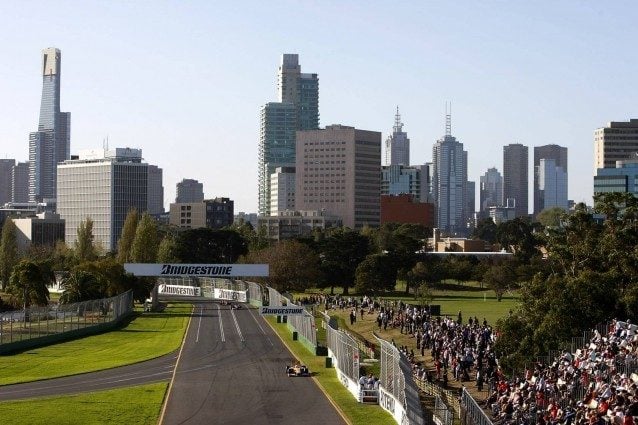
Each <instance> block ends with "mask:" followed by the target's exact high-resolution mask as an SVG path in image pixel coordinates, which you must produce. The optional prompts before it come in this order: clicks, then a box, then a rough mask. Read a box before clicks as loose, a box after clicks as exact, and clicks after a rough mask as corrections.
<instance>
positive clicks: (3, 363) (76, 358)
mask: <svg viewBox="0 0 638 425" xmlns="http://www.w3.org/2000/svg"><path fill="white" fill-rule="evenodd" d="M190 312H191V305H190V304H189V303H174V304H169V305H168V306H167V308H166V309H165V310H164V311H163V312H160V313H139V312H138V313H136V316H135V317H134V318H133V320H132V321H131V322H130V323H128V325H126V326H124V327H122V328H120V329H117V330H114V331H111V332H106V333H103V334H100V335H93V336H88V337H85V338H80V339H76V340H74V341H69V342H64V343H60V344H55V345H50V346H46V347H40V348H35V349H32V350H29V351H25V352H23V353H19V354H13V355H6V356H0V385H6V384H13V383H19V382H29V381H37V380H40V379H49V378H55V377H60V376H67V375H75V374H78V373H85V372H93V371H96V370H102V369H109V368H113V367H117V366H124V365H127V364H132V363H136V362H140V361H144V360H149V359H152V358H155V357H159V356H162V355H164V354H168V353H170V352H171V351H174V350H176V349H178V348H179V346H180V344H181V342H182V338H183V336H184V332H185V330H186V325H187V323H188V318H189V316H190Z"/></svg>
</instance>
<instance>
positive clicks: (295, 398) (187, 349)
mask: <svg viewBox="0 0 638 425" xmlns="http://www.w3.org/2000/svg"><path fill="white" fill-rule="evenodd" d="M291 359H292V356H291V354H290V352H289V351H288V350H287V348H286V347H285V346H284V345H283V343H282V342H281V341H280V340H279V338H278V336H277V335H276V334H275V333H274V332H273V331H272V329H271V328H270V326H268V324H266V323H265V322H264V320H263V319H262V318H261V317H259V314H258V313H257V312H256V311H255V310H250V309H246V308H243V309H241V310H231V309H230V308H229V306H220V305H219V304H217V303H197V304H195V310H194V316H193V318H192V319H191V324H190V328H189V332H188V335H187V336H186V341H185V344H184V349H183V351H182V354H181V357H180V359H179V362H178V365H177V370H176V374H175V380H174V382H173V385H172V387H171V391H170V394H169V396H168V402H167V406H166V413H165V415H164V418H163V421H162V422H161V423H162V424H163V425H177V424H212V423H224V424H242V425H245V424H331V425H332V424H343V423H344V421H343V419H342V418H341V416H340V415H339V414H338V413H337V411H336V410H335V408H334V407H333V406H332V405H331V404H330V402H329V401H328V399H327V398H326V397H325V396H324V394H323V393H322V392H321V390H320V389H319V387H318V386H317V384H316V383H315V382H314V380H313V379H311V378H302V377H299V378H289V377H288V376H287V375H286V373H285V367H286V365H287V364H290V362H291Z"/></svg>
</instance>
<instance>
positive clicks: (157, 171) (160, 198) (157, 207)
mask: <svg viewBox="0 0 638 425" xmlns="http://www.w3.org/2000/svg"><path fill="white" fill-rule="evenodd" d="M147 211H148V213H149V214H151V215H155V216H156V215H160V214H162V213H163V212H164V186H163V184H162V169H161V168H159V167H158V166H157V165H149V166H148V209H147Z"/></svg>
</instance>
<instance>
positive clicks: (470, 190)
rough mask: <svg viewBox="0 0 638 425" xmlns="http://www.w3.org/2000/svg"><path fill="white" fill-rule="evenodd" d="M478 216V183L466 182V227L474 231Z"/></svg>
mask: <svg viewBox="0 0 638 425" xmlns="http://www.w3.org/2000/svg"><path fill="white" fill-rule="evenodd" d="M475 215H476V182H474V181H469V180H468V181H467V182H465V227H466V228H468V229H472V228H474V227H475V223H476V220H475V218H476V217H475Z"/></svg>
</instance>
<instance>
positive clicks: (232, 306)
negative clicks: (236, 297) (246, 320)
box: [230, 303, 241, 310]
mask: <svg viewBox="0 0 638 425" xmlns="http://www.w3.org/2000/svg"><path fill="white" fill-rule="evenodd" d="M230 308H231V309H233V310H241V304H236V303H232V304H231V305H230Z"/></svg>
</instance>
